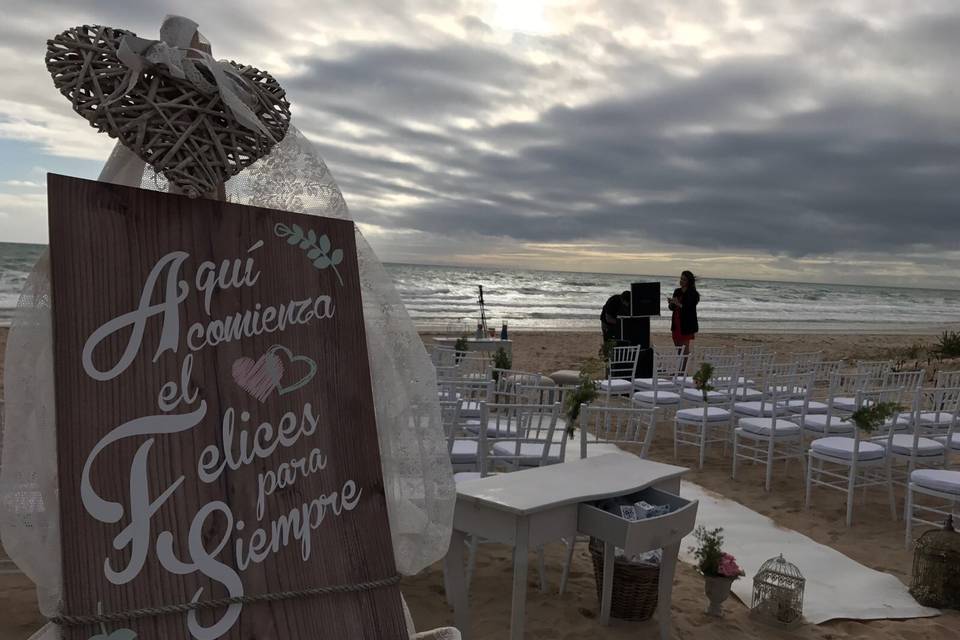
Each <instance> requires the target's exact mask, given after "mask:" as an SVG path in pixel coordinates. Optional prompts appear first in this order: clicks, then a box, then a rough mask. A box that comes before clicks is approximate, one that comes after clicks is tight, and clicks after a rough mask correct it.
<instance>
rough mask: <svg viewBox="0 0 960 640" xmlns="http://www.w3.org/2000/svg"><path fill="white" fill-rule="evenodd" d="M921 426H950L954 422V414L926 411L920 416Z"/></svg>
mask: <svg viewBox="0 0 960 640" xmlns="http://www.w3.org/2000/svg"><path fill="white" fill-rule="evenodd" d="M920 422H921V424H942V425H949V424H950V423H951V422H953V414H952V413H950V412H949V411H924V412H923V413H921V414H920Z"/></svg>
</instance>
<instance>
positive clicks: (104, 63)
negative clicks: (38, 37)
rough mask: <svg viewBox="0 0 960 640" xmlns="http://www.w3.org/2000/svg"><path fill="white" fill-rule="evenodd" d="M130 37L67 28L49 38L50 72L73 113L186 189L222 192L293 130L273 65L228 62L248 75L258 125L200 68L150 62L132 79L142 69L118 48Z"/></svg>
mask: <svg viewBox="0 0 960 640" xmlns="http://www.w3.org/2000/svg"><path fill="white" fill-rule="evenodd" d="M124 36H131V37H133V38H135V35H134V34H132V33H130V32H128V31H124V30H121V29H112V28H110V27H102V26H89V25H85V26H80V27H74V28H73V29H68V30H67V31H64V32H63V33H61V34H60V35H58V36H56V37H54V38H53V39H51V40H49V41H47V55H46V63H47V70H48V71H49V72H50V74H51V75H52V76H53V82H54V85H55V86H56V87H57V89H59V90H60V93H62V94H63V95H64V96H65V97H66V98H67V99H68V100H69V101H70V103H71V104H72V105H73V109H74V111H76V112H77V113H78V114H80V115H81V116H83V117H84V118H85V119H86V120H87V121H88V122H89V123H90V124H91V126H93V127H95V128H97V129H98V130H100V131H104V132H106V133H107V134H108V135H110V136H111V137H113V138H118V139H119V140H120V141H121V142H122V143H123V144H124V145H126V146H127V147H128V148H129V149H130V150H132V151H133V152H134V153H135V154H137V156H139V157H140V158H141V159H142V160H144V161H145V162H147V163H148V164H150V165H152V166H153V167H154V168H155V169H156V170H157V171H158V172H160V173H162V174H163V175H164V176H166V178H167V179H168V180H169V181H170V183H171V184H173V185H176V186H177V187H178V188H179V189H180V191H181V192H182V193H185V194H186V195H189V196H191V197H196V196H201V195H205V194H209V193H211V192H215V191H216V189H217V188H218V187H219V185H221V184H222V183H224V182H226V181H227V180H228V179H229V178H230V177H231V176H233V175H236V174H237V173H239V172H240V171H242V170H243V169H244V168H245V167H248V166H250V165H251V164H253V163H254V162H256V161H257V160H258V159H259V158H262V157H263V156H265V155H267V154H268V153H269V152H270V150H271V148H272V147H273V145H274V144H276V142H278V141H280V140H282V139H283V137H284V135H286V132H287V128H288V127H289V125H290V103H289V102H287V100H286V93H285V92H284V90H283V88H282V87H281V86H280V85H279V84H278V83H277V81H276V80H274V78H273V77H272V76H271V75H270V74H269V73H267V72H266V71H260V70H259V69H255V68H253V67H249V66H243V65H240V64H237V63H235V62H233V61H230V63H229V64H230V66H231V67H232V69H231V71H235V72H236V74H239V76H242V78H241V80H242V81H243V84H244V87H243V90H244V92H245V96H244V97H245V103H246V105H247V107H249V109H250V111H252V112H253V114H254V116H255V117H256V119H257V121H259V125H262V126H258V129H257V130H253V129H251V128H248V127H245V126H243V125H241V124H240V123H239V122H238V120H237V118H236V117H235V115H234V113H233V112H231V110H230V108H229V107H228V105H226V104H225V102H224V99H223V97H222V96H221V94H220V93H218V92H217V91H215V90H212V91H211V90H210V89H209V87H210V86H212V85H211V83H210V80H212V78H210V77H206V76H205V77H200V78H197V77H196V74H195V75H194V81H193V82H192V81H191V78H177V77H174V75H173V74H171V73H169V72H168V70H167V69H165V68H164V67H162V66H160V65H151V66H148V67H145V68H144V69H143V70H142V73H140V74H139V77H138V78H136V79H135V80H136V82H131V75H132V74H135V73H137V72H136V71H135V70H132V69H130V68H129V67H128V66H127V65H125V64H124V63H123V62H121V59H120V55H119V53H118V52H119V50H120V49H121V43H122V41H123V38H124ZM207 75H209V74H207ZM131 85H132V86H131ZM234 85H236V83H234ZM268 134H269V135H268ZM271 138H272V139H271Z"/></svg>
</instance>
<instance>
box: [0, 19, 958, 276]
mask: <svg viewBox="0 0 960 640" xmlns="http://www.w3.org/2000/svg"><path fill="white" fill-rule="evenodd" d="M221 6H222V7H226V6H229V7H230V9H229V12H227V13H218V12H217V11H216V10H215V8H214V7H221ZM166 13H180V14H183V15H187V16H189V17H191V18H193V19H194V20H196V21H197V22H199V23H200V28H201V31H202V32H203V33H204V34H205V35H206V36H207V38H208V39H209V40H210V41H211V42H212V43H213V52H214V54H215V56H217V57H220V58H232V59H235V60H238V61H242V62H245V63H248V64H253V65H255V66H259V67H261V68H265V69H267V70H269V71H271V72H272V73H273V74H274V75H275V76H276V77H277V78H278V79H279V80H280V82H281V83H282V84H283V86H284V87H285V88H286V90H287V93H288V97H289V99H290V101H291V103H292V104H293V108H294V122H295V124H296V125H297V126H298V127H299V128H300V129H301V130H303V131H304V133H305V134H306V135H307V136H308V137H310V138H311V139H312V140H313V141H314V142H315V143H316V145H317V146H318V149H319V150H320V153H321V155H322V156H323V157H324V159H325V160H326V161H327V164H328V165H329V166H330V168H331V170H332V171H333V173H334V175H335V176H336V177H337V179H338V182H339V184H340V187H341V189H342V190H343V193H344V196H345V197H346V200H347V203H348V204H349V205H350V207H351V210H352V212H353V216H354V218H355V219H356V220H357V221H358V223H360V225H361V228H362V229H363V231H364V232H365V233H366V234H367V236H368V237H369V238H370V240H371V242H372V244H373V245H374V247H375V248H376V249H377V251H378V253H379V254H380V256H381V258H382V259H383V260H385V261H400V262H414V263H417V262H423V263H433V264H438V263H439V264H467V265H498V266H517V267H533V268H547V269H563V270H573V271H611V272H617V273H632V274H673V273H675V272H677V271H679V270H680V269H684V268H690V269H692V270H693V271H694V272H696V273H698V274H700V275H704V276H730V277H747V278H752V277H756V278H762V279H777V280H805V281H826V282H863V283H872V284H883V283H895V284H906V285H919V286H947V287H951V288H956V287H960V284H958V281H957V276H958V274H960V221H958V213H960V206H958V205H960V89H958V87H960V84H958V79H960V35H958V34H960V2H957V1H956V0H942V1H927V0H910V1H903V2H901V1H893V0H862V1H837V0H833V1H826V2H820V1H819V0H728V1H712V0H685V1H684V2H655V1H651V0H636V1H632V2H627V1H621V0H596V1H595V2H591V1H589V0H577V1H571V2H538V1H532V2H522V1H521V0H504V1H495V2H473V1H467V2H457V1H455V0H423V1H419V2H417V1H412V0H410V1H405V0H350V1H349V2H343V1H338V2H308V1H303V2H291V1H272V2H271V1H270V0H256V1H250V0H234V1H232V2H230V3H221V2H216V3H213V2H202V3H201V2H196V1H195V0H193V1H190V2H180V1H167V2H151V3H143V2H135V1H126V2H117V1H113V0H111V1H98V0H71V1H69V2H51V1H50V0H29V1H21V0H4V2H3V14H4V20H3V21H0V77H2V78H3V91H2V93H0V240H5V241H17V242H46V235H47V234H46V213H45V211H46V203H45V187H44V175H45V172H46V171H55V172H58V173H67V174H71V175H78V176H82V177H95V176H96V175H97V173H98V171H99V168H100V166H101V165H102V163H103V160H104V159H105V157H106V155H107V154H108V153H109V150H110V148H111V146H112V145H111V141H110V139H109V138H108V137H107V136H106V135H105V134H98V133H96V132H95V131H94V130H93V129H92V128H91V127H90V126H89V125H87V124H86V122H85V121H84V120H82V119H81V118H80V117H79V116H77V115H76V114H74V113H73V111H72V110H71V108H70V105H69V104H68V103H67V101H66V100H65V99H64V98H63V97H62V96H60V95H59V93H57V92H56V91H55V90H54V88H53V83H52V80H51V79H50V77H49V75H48V74H47V72H46V70H45V68H44V64H43V56H44V50H45V40H46V39H47V38H48V37H50V36H52V35H54V34H55V33H56V32H59V31H62V30H64V29H66V28H68V27H72V26H75V25H78V24H90V23H93V24H109V25H111V26H115V27H123V28H127V29H130V30H132V31H135V32H136V33H137V34H138V35H140V36H143V37H148V38H156V37H158V35H157V31H158V28H159V25H160V22H161V21H162V19H163V17H164V15H165V14H166Z"/></svg>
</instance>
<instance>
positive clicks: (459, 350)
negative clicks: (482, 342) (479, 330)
mask: <svg viewBox="0 0 960 640" xmlns="http://www.w3.org/2000/svg"><path fill="white" fill-rule="evenodd" d="M469 346H470V345H469V344H468V343H467V334H463V335H462V336H460V337H459V338H457V340H456V341H455V342H454V343H453V351H454V355H453V358H454V360H453V362H454V364H460V361H461V360H463V354H465V353H466V352H467V349H469Z"/></svg>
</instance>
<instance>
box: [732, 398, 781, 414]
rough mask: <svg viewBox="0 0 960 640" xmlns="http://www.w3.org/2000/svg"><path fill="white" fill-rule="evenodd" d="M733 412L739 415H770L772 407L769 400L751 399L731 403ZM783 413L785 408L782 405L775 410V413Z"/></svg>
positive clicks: (772, 410)
mask: <svg viewBox="0 0 960 640" xmlns="http://www.w3.org/2000/svg"><path fill="white" fill-rule="evenodd" d="M733 412H734V413H735V414H737V415H741V416H772V415H773V413H774V407H773V405H772V404H771V403H769V402H760V401H759V400H751V401H749V402H735V403H733ZM784 413H786V410H785V409H784V408H783V407H780V408H779V409H778V410H777V415H783V414H784Z"/></svg>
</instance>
